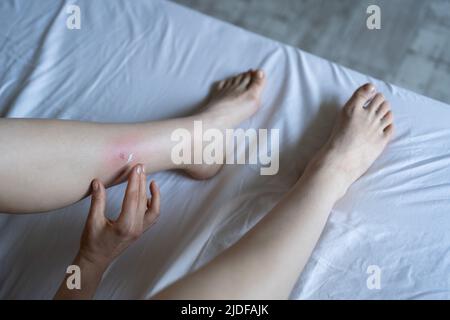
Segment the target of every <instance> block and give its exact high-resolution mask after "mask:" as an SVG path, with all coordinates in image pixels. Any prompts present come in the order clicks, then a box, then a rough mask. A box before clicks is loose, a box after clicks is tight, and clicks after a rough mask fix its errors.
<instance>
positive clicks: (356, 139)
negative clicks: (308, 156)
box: [307, 84, 394, 196]
mask: <svg viewBox="0 0 450 320" xmlns="http://www.w3.org/2000/svg"><path fill="white" fill-rule="evenodd" d="M393 129H394V127H393V116H392V112H391V111H390V105H389V102H388V101H386V100H385V99H384V97H383V95H382V94H381V93H378V94H376V92H375V87H374V86H373V85H372V84H365V85H363V86H362V87H360V88H359V89H358V90H356V91H355V93H354V94H353V96H352V97H351V98H350V100H349V101H348V102H347V104H346V105H345V107H344V108H343V109H342V111H341V112H340V115H339V117H338V119H337V121H336V124H335V127H334V129H333V132H332V134H331V136H330V138H329V140H328V142H327V143H326V144H325V145H324V146H323V147H322V149H321V150H320V151H319V152H318V154H317V155H316V156H315V157H314V159H313V160H312V161H311V163H310V164H309V165H308V168H307V170H313V171H317V170H325V171H326V172H327V174H328V175H329V179H330V181H333V179H335V180H336V181H337V182H338V188H339V194H340V196H343V195H344V193H345V192H346V191H347V189H348V187H350V185H351V184H352V183H353V182H355V181H356V180H357V179H358V178H359V177H361V176H362V175H363V174H364V173H365V172H366V171H367V170H368V169H369V167H370V166H371V165H372V163H373V162H374V161H375V160H376V159H377V158H378V157H379V155H380V154H381V152H382V151H383V150H384V148H385V147H386V145H387V143H388V142H389V140H390V138H391V136H392V133H393Z"/></svg>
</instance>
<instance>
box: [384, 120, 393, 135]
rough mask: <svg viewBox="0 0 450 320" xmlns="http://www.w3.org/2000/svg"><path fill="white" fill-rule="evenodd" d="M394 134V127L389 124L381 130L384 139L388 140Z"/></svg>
mask: <svg viewBox="0 0 450 320" xmlns="http://www.w3.org/2000/svg"><path fill="white" fill-rule="evenodd" d="M393 133H394V125H393V124H392V123H391V124H390V125H388V126H387V127H386V128H384V130H383V134H384V136H385V137H387V138H390V137H391V136H392V135H393Z"/></svg>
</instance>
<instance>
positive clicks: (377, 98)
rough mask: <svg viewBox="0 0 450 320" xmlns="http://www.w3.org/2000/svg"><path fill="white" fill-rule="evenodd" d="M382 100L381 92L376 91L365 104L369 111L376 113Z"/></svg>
mask: <svg viewBox="0 0 450 320" xmlns="http://www.w3.org/2000/svg"><path fill="white" fill-rule="evenodd" d="M383 102H384V96H383V94H382V93H377V94H376V95H375V98H373V99H372V101H370V103H369V105H368V106H367V110H368V111H369V112H370V113H376V111H377V110H378V109H379V108H380V106H381V104H382V103H383Z"/></svg>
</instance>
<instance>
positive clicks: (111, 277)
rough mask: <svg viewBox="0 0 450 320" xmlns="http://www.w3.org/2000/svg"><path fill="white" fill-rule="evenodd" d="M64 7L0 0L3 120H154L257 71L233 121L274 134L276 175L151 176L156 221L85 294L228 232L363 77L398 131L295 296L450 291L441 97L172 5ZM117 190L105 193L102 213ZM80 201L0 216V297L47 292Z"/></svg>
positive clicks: (135, 284)
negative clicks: (71, 21) (72, 16)
mask: <svg viewBox="0 0 450 320" xmlns="http://www.w3.org/2000/svg"><path fill="white" fill-rule="evenodd" d="M71 3H72V1H60V0H58V1H54V0H45V1H27V0H23V1H22V0H17V1H13V0H4V1H1V2H0V66H1V72H0V114H1V116H2V117H36V118H59V119H77V120H84V121H100V122H134V121H149V120H158V119H165V118H170V117H175V116H180V115H185V114H190V113H192V112H194V111H195V110H196V108H197V106H198V105H199V103H200V102H201V101H202V100H203V99H204V98H205V96H206V95H207V93H208V90H209V88H210V85H211V84H212V83H213V82H215V81H217V80H220V79H223V78H225V77H228V76H230V75H233V74H235V73H239V72H241V71H243V70H247V69H249V68H262V69H264V71H265V72H266V74H267V77H268V83H267V87H266V90H265V91H264V95H263V98H262V106H261V109H260V111H259V112H258V113H257V114H256V115H255V116H254V117H253V118H251V119H250V120H248V121H246V122H244V123H243V124H242V125H241V127H242V128H248V127H254V128H277V129H279V130H280V151H281V154H280V171H279V173H278V174H277V175H274V176H261V175H260V174H259V166H258V165H246V166H243V165H230V166H226V167H225V168H224V169H223V170H222V171H221V172H220V173H219V175H218V176H216V177H215V178H213V179H212V180H209V181H194V180H191V179H189V178H187V177H185V176H183V175H180V174H178V173H176V172H160V173H157V174H153V175H152V176H151V177H149V178H148V179H149V180H150V179H154V180H156V181H157V182H158V183H159V185H160V187H161V192H162V195H163V201H162V213H161V217H160V220H159V223H158V224H157V225H155V226H154V227H153V228H152V229H151V230H150V231H148V232H147V233H145V234H144V235H143V236H142V237H141V238H140V239H139V240H138V242H137V243H135V244H134V245H133V246H131V247H130V248H129V249H128V250H127V251H126V252H125V253H124V254H123V255H121V256H120V257H119V258H118V259H117V260H116V261H115V262H114V263H113V264H112V265H111V267H110V268H109V269H108V270H107V272H106V273H105V276H104V279H103V282H102V283H101V285H100V287H99V289H98V291H97V294H96V298H97V299H145V298H149V297H150V296H151V295H152V294H154V293H156V292H157V291H159V290H161V289H162V288H164V287H165V286H167V285H168V284H170V283H172V282H173V281H175V280H176V279H178V278H180V277H182V276H183V275H185V274H187V273H189V272H191V271H192V270H195V269H196V268H198V267H199V266H201V265H203V264H204V263H206V262H207V261H209V260H210V259H212V258H213V257H214V256H216V255H217V254H219V253H220V252H222V251H223V250H224V249H225V248H227V247H228V246H230V245H231V244H233V243H234V242H235V241H237V240H238V239H239V238H240V237H241V236H242V235H243V234H245V232H246V231H248V230H249V229H250V228H251V227H252V226H253V225H254V224H255V223H256V222H257V221H259V219H261V218H262V217H263V216H264V215H265V214H266V213H267V212H268V211H269V210H270V209H271V208H272V207H273V206H274V204H275V203H276V202H277V201H278V200H279V199H280V197H281V196H282V195H283V194H284V193H285V192H287V190H289V188H290V187H291V186H292V185H293V183H294V182H295V180H296V177H297V176H298V175H300V174H301V172H302V170H303V169H304V167H305V164H306V162H307V161H308V159H310V157H311V156H312V154H313V153H314V152H315V151H316V150H317V149H318V148H319V147H320V146H321V144H322V143H323V142H324V140H325V138H326V137H327V135H328V133H329V132H330V128H331V124H332V123H333V120H334V117H335V115H336V113H337V111H338V110H339V108H340V106H342V105H343V103H344V102H345V101H346V100H347V99H348V97H349V96H350V95H351V93H352V92H353V91H354V90H355V88H357V87H358V86H359V85H361V84H363V83H365V82H368V81H372V82H373V83H375V85H376V86H377V87H378V89H379V90H380V91H381V92H383V93H384V94H385V96H386V97H387V99H389V100H390V101H391V104H392V107H393V112H394V116H395V122H396V132H395V136H394V138H393V140H392V142H391V143H390V144H389V146H388V147H387V149H386V151H385V152H384V153H383V155H382V156H381V157H380V158H379V159H378V160H377V161H376V163H375V164H374V165H373V166H372V167H371V168H370V170H369V171H368V172H367V174H365V175H364V176H363V177H362V178H360V179H359V180H358V181H357V182H356V183H355V184H354V185H353V186H352V187H351V189H350V190H349V192H348V194H347V195H346V196H345V197H344V198H343V199H342V200H341V201H339V203H337V205H336V206H335V208H334V209H333V212H332V213H331V215H330V218H329V220H328V223H327V225H326V227H325V230H324V232H323V234H322V236H321V239H320V241H319V243H318V244H317V246H316V248H315V250H314V252H313V254H312V257H311V259H310V261H309V263H308V265H307V267H306V269H305V270H304V272H303V273H302V275H301V276H300V277H299V279H298V282H297V284H296V286H295V288H294V290H293V291H292V293H291V298H292V299H449V298H450V106H449V105H446V104H444V103H441V102H438V101H435V100H432V99H429V98H427V97H424V96H421V95H419V94H416V93H413V92H410V91H408V90H405V89H402V88H399V87H397V86H394V85H391V84H389V83H385V82H383V81H380V80H377V79H374V78H371V77H370V76H367V75H364V74H360V73H358V72H355V71H352V70H350V69H347V68H344V67H342V66H339V65H336V64H334V63H332V62H330V61H326V60H323V59H321V58H319V57H316V56H313V55H311V54H308V53H306V52H303V51H301V50H299V49H296V48H293V47H290V46H287V45H284V44H281V43H278V42H276V41H273V40H270V39H266V38H264V37H261V36H259V35H256V34H252V33H250V32H248V31H245V30H242V29H239V28H237V27H235V26H232V25H230V24H227V23H224V22H221V21H217V20H215V19H213V18H210V17H208V16H205V15H203V14H200V13H198V12H195V11H192V10H190V9H187V8H185V7H182V6H179V5H177V4H174V3H172V2H166V1H160V0H153V1H144V0H135V1H118V0H114V1H89V0H79V1H77V2H76V4H77V5H78V6H79V7H80V9H81V25H80V26H81V28H80V29H68V28H67V26H66V20H67V18H68V16H69V14H67V12H66V10H67V5H69V4H71ZM68 170H70V168H68ZM124 187H125V186H124V185H119V186H116V187H113V188H111V189H109V190H108V208H107V210H108V212H109V214H110V216H111V217H114V216H115V215H116V214H117V213H118V211H119V208H120V204H121V199H122V195H123V192H124ZM88 208H89V199H85V200H82V201H80V202H78V203H76V204H74V205H72V206H70V207H67V208H64V209H61V210H57V211H54V212H49V213H44V214H36V215H23V216H21V215H19V216H12V215H6V214H0V298H1V299H49V298H52V296H53V294H54V293H55V291H56V289H57V287H58V285H59V283H60V281H61V279H62V278H63V277H64V273H65V268H66V267H67V266H68V265H69V264H70V263H71V261H72V258H73V257H74V255H75V253H76V251H77V249H78V244H79V238H80V234H81V231H82V229H83V226H84V221H85V219H86V215H87V212H88ZM298 245H299V246H301V244H300V243H299V244H298ZM274 263H276V261H274ZM374 268H375V269H374ZM373 270H375V271H377V272H378V274H379V275H380V277H379V280H380V283H379V284H380V285H379V286H377V287H376V288H374V287H373V286H371V285H370V283H369V282H370V281H371V280H370V279H371V276H373V274H372V271H373Z"/></svg>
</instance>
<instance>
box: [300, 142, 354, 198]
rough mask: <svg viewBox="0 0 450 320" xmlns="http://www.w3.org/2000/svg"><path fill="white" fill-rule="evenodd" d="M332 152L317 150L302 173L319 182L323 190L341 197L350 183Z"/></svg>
mask: <svg viewBox="0 0 450 320" xmlns="http://www.w3.org/2000/svg"><path fill="white" fill-rule="evenodd" d="M331 153H332V152H322V151H321V152H319V153H318V154H317V156H315V157H314V158H313V159H312V160H311V161H310V163H309V164H308V165H307V167H306V169H305V172H304V173H303V175H302V179H303V176H305V177H306V178H307V179H312V180H314V181H316V182H317V183H318V184H320V185H321V186H322V187H321V188H322V189H323V191H324V192H327V193H329V194H332V195H334V196H335V197H336V201H337V200H339V199H340V198H342V197H343V196H344V195H345V193H346V192H347V190H348V188H349V187H350V185H351V182H350V181H349V178H348V175H347V174H346V172H345V171H344V170H343V169H342V167H341V166H340V165H339V162H338V161H337V159H336V158H335V157H334V156H333V155H332V154H331Z"/></svg>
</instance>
